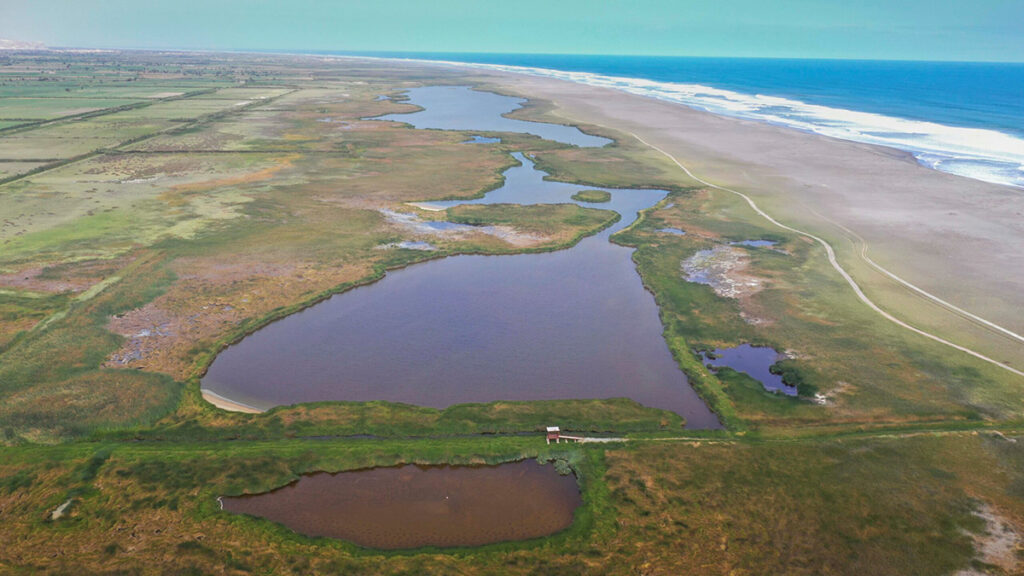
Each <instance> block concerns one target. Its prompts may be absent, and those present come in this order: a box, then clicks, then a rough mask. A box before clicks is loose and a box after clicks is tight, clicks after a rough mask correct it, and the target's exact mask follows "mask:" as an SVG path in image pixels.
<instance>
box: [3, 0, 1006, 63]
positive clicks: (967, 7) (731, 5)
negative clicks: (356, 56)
mask: <svg viewBox="0 0 1024 576" xmlns="http://www.w3.org/2000/svg"><path fill="white" fill-rule="evenodd" d="M1022 30H1024V0H699V1H691V0H634V1H618V0H615V1H602V0H507V1H502V2H497V1H490V0H475V1H474V0H280V1H269V0H0V38H10V39H15V40H26V41H39V42H44V43H46V44H48V45H51V46H81V47H107V48H116V47H121V48H194V49H224V50H246V49H249V50H258V49H265V50H331V51H345V50H352V51H357V50H366V51H375V50H394V51H452V52H535V53H592V54H663V55H685V56H774V57H810V58H896V59H927V60H1001V61H1006V60H1010V61H1024V31H1022Z"/></svg>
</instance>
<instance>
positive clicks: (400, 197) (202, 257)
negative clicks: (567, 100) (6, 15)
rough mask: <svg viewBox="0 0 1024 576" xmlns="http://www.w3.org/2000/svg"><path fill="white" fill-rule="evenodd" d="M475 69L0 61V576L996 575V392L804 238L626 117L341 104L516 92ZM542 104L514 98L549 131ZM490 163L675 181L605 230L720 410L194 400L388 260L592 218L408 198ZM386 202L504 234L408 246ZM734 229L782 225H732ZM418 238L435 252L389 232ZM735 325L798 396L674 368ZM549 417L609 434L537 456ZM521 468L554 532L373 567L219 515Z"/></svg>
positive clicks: (1009, 442) (1011, 489)
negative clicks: (301, 482) (572, 119)
mask: <svg viewBox="0 0 1024 576" xmlns="http://www.w3.org/2000/svg"><path fill="white" fill-rule="evenodd" d="M40 70H45V71H49V72H52V74H47V78H50V80H48V81H47V82H39V81H38V80H37V79H36V78H37V75H38V74H41V72H39V71H40ZM472 74H473V72H472V71H457V70H447V69H446V70H429V69H424V68H416V67H411V66H408V67H397V66H384V65H381V64H378V63H373V62H369V61H366V62H363V61H345V62H340V61H336V62H332V61H323V60H315V59H309V58H303V57H292V56H274V57H269V56H247V55H239V54H232V55H215V54H199V53H196V54H171V53H155V52H154V53H128V52H125V53H120V52H111V53H108V54H93V55H90V54H74V53H59V52H55V53H52V54H49V55H46V56H41V55H36V56H26V55H14V56H11V57H10V58H8V59H7V60H6V61H5V63H4V64H0V130H3V131H0V432H2V434H0V442H2V444H3V445H2V446H0V510H3V519H4V523H3V526H2V527H0V536H2V541H3V542H4V545H3V546H0V572H2V573H12V574H33V573H54V574H57V573H76V574H86V573H90V574H91V573H97V574H102V573H107V574H112V573H126V574H127V573H168V574H202V573H226V574H246V573H258V574H309V573H315V572H323V573H344V574H422V573H426V572H430V571H433V572H441V573H460V574H506V573H507V574H577V573H588V574H743V575H759V574H808V575H811V574H851V575H853V574H856V575H863V574H872V575H874V574H880V575H881V574H922V575H925V574H936V575H939V574H955V573H957V572H958V571H960V570H968V569H971V570H974V571H975V572H972V574H973V573H980V574H1014V573H1020V570H1021V569H1022V565H1021V560H1022V558H1024V554H1022V549H1024V548H1022V545H1021V542H1022V539H1021V538H1020V535H1021V534H1024V492H1022V486H1024V442H1018V440H1019V439H1020V438H1024V436H1022V435H1024V395H1022V388H1024V384H1022V382H1020V381H1019V379H1015V377H1013V376H1012V375H1010V374H1009V373H1007V372H1005V371H1002V370H998V369H997V368H994V367H992V366H990V365H988V364H985V363H982V362H980V361H976V360H973V359H971V358H970V357H968V356H966V355H960V354H956V353H952V352H950V351H949V349H947V348H944V347H941V346H939V345H938V344H935V343H932V342H931V341H928V340H925V339H922V338H919V337H917V336H915V335H913V334H911V333H908V332H906V331H904V330H901V329H899V328H897V327H895V326H894V325H892V324H890V323H888V322H886V321H885V320H883V319H881V318H879V317H877V316H876V315H875V314H874V313H873V312H871V311H870V310H869V309H867V308H866V307H864V306H863V304H862V303H861V302H859V301H858V300H857V299H856V297H855V296H854V294H853V293H852V292H851V291H850V290H849V287H848V286H847V284H846V283H845V282H844V281H843V279H842V278H841V277H839V276H838V275H837V274H836V273H835V271H834V270H833V269H832V267H831V266H830V265H829V263H828V261H827V260H826V258H825V254H824V252H823V250H822V249H821V248H820V246H818V245H815V244H813V243H811V242H809V241H807V239H806V238H803V237H800V236H797V235H794V234H790V233H787V232H782V231H780V230H779V229H777V228H771V227H769V226H768V225H767V224H766V222H765V221H764V220H763V219H761V218H760V217H758V216H757V215H756V214H755V213H753V212H752V211H751V210H750V208H749V206H748V205H747V204H746V203H745V202H743V201H742V200H741V199H738V198H737V197H735V196H733V195H729V194H726V193H722V192H720V191H716V190H709V189H706V188H704V187H702V186H699V185H698V184H697V183H695V182H694V181H692V180H689V179H688V178H686V177H685V175H683V174H681V173H680V172H679V170H678V169H677V168H676V167H675V166H674V165H673V164H672V163H670V162H669V161H668V160H667V159H666V158H665V157H664V156H662V155H660V154H658V153H656V152H654V151H652V150H651V149H649V148H646V147H643V146H641V145H640V144H639V143H637V142H636V141H635V140H633V139H628V138H622V137H621V136H622V135H621V134H617V133H614V132H612V131H610V130H603V131H602V130H599V129H595V128H594V127H584V128H586V129H587V131H589V132H596V133H601V134H602V135H606V136H608V137H610V138H616V139H617V142H616V143H615V144H613V145H610V146H607V147H603V148H589V149H585V148H575V147H569V146H565V145H561V144H558V143H553V142H547V141H543V140H541V139H539V138H537V137H535V136H529V135H522V134H499V135H500V137H501V143H500V144H494V145H487V146H470V145H465V144H462V142H463V141H465V140H466V139H467V138H468V137H469V136H471V135H472V134H478V132H472V133H470V132H446V131H439V130H415V129H412V128H411V127H409V126H406V125H403V124H401V123H397V122H380V121H368V120H363V119H364V118H367V117H371V116H377V115H381V114H387V113H393V112H403V111H405V112H408V111H412V110H414V108H413V107H412V106H410V105H408V104H403V103H401V102H396V101H391V100H376V97H377V96H378V95H381V94H391V95H397V94H399V93H400V92H401V91H402V90H404V89H406V88H408V87H409V86H413V85H422V84H437V83H440V84H469V85H476V86H479V87H484V88H488V89H492V90H498V91H508V90H509V89H510V87H509V86H502V85H497V84H495V83H494V80H493V78H488V79H483V78H477V77H474V76H473V75H472ZM104 103H105V104H104ZM86 104H93V105H95V106H86ZM32 106H35V108H33V107H32ZM121 106H128V108H127V109H122V108H117V107H121ZM111 107H114V108H111ZM553 107H554V105H553V104H552V103H549V102H542V101H536V100H534V101H531V102H530V103H529V104H528V105H527V106H526V107H524V108H523V109H522V110H520V111H517V112H516V113H515V114H514V116H516V117H520V118H534V119H545V118H547V119H553V118H554V117H553V116H551V111H552V110H553V109H554V108H553ZM85 108H88V109H89V111H86V112H81V109H85ZM5 118H26V119H32V118H37V119H43V118H47V119H55V120H56V121H55V122H45V123H44V122H28V123H26V124H25V125H24V126H21V127H17V128H10V126H7V125H5V124H3V122H6V120H3V119H5ZM5 127H7V128H9V129H6V130H4V128H5ZM513 152H523V153H528V154H530V156H531V158H534V159H535V161H536V163H537V168H538V169H542V170H544V171H546V172H548V173H549V174H550V175H551V178H553V179H555V180H559V181H565V182H573V183H578V184H582V185H584V186H592V187H600V188H661V189H666V190H669V191H670V194H669V196H668V197H667V198H666V199H665V200H664V201H662V202H661V203H660V204H658V205H657V206H655V207H653V208H651V209H649V210H647V211H645V212H644V213H643V214H642V215H641V218H640V219H639V220H638V221H637V222H636V223H635V224H633V225H632V226H630V227H629V228H627V229H625V230H623V231H621V232H618V233H617V234H615V235H614V236H612V241H614V242H616V243H619V244H622V245H625V246H630V247H634V248H635V249H636V251H635V252H634V256H633V259H634V261H635V263H636V267H637V271H638V273H639V274H640V276H641V278H642V279H643V282H644V284H645V286H646V287H647V288H648V290H649V291H650V292H651V293H652V295H653V297H654V299H655V301H656V302H657V304H658V306H659V309H660V311H661V318H662V323H663V325H664V329H665V332H664V335H665V340H666V343H667V345H668V347H669V349H670V350H671V352H672V353H673V355H674V356H675V358H676V360H677V362H678V364H679V366H680V368H681V370H683V371H684V372H685V373H686V374H687V376H688V378H689V380H690V382H691V383H692V384H693V386H694V387H695V388H696V389H697V391H698V392H699V393H700V394H701V396H702V397H703V398H704V399H705V401H706V402H707V403H708V404H709V405H710V406H711V407H712V408H713V409H714V410H715V411H716V412H717V413H718V415H719V417H720V419H721V420H722V422H723V424H724V425H725V429H723V430H714V431H691V430H687V429H685V428H684V424H685V423H684V422H683V421H682V419H681V418H680V417H678V416H677V415H675V414H672V413H669V412H665V411H661V410H655V409H652V408H648V407H644V406H641V405H639V404H637V403H636V402H633V401H630V400H626V399H589V400H551V401H540V402H493V403H487V404H465V405H455V406H452V407H449V408H447V409H444V410H436V409H431V408H422V407H416V406H409V405H400V404H390V403H386V402H368V403H353V402H320V403H314V404H305V405H297V406H286V407H279V408H276V409H273V410H270V411H268V412H265V413H260V414H243V413H236V412H226V411H224V410H221V409H218V408H216V407H214V406H212V405H211V404H209V403H207V402H206V401H204V400H203V398H202V396H201V394H200V388H199V379H200V377H201V376H202V374H203V373H204V371H205V370H206V368H207V366H209V364H210V362H212V360H213V358H214V357H215V355H216V354H217V352H218V351H220V350H221V349H222V348H223V347H224V346H226V345H229V344H230V343H232V342H234V341H237V340H238V339H240V338H242V337H244V336H246V335H247V334H249V333H251V332H253V331H255V330H257V329H259V328H260V327H262V326H264V325H266V324H267V323H269V322H272V321H274V320H276V319H279V318H282V317H284V316H287V315H289V314H292V313H295V312H297V311H300V310H302V309H304V308H306V307H308V306H310V305H312V304H315V303H316V302H319V301H321V300H323V299H324V298H327V297H329V296H331V295H333V294H337V293H339V292H343V291H345V290H348V289H351V288H354V287H357V286H361V285H365V284H367V283H370V282H373V281H375V280H377V279H379V278H381V277H382V276H383V275H384V274H385V273H386V271H388V270H393V269H396V268H400V267H403V266H407V265H410V264H413V263H417V262H422V261H425V260H427V259H430V258H438V257H445V256H450V255H457V254H469V253H473V254H508V253H522V252H536V251H546V250H557V249H564V248H567V247H569V246H572V245H573V244H575V243H576V242H578V241H579V240H580V239H581V238H583V237H585V236H588V235H592V234H594V233H596V232H598V231H599V230H602V229H604V228H606V227H607V226H609V225H611V224H612V223H613V222H615V221H616V220H617V216H616V215H615V214H614V213H612V212H609V211H606V210H600V209H599V208H600V205H595V206H593V207H587V208H584V207H580V206H577V205H574V204H559V205H543V206H519V205H463V206H460V207H457V208H451V209H449V210H447V211H444V212H430V211H426V210H420V209H418V208H416V207H414V206H411V205H410V203H414V202H425V201H430V200H440V199H455V198H476V197H480V196H481V195H482V194H484V193H485V192H486V191H488V190H492V189H494V188H496V187H498V186H500V185H501V183H502V173H503V171H504V170H506V169H508V168H510V167H511V166H514V165H515V164H516V160H515V158H513V156H512V155H511V153H513ZM588 192H595V191H588ZM581 195H583V196H584V197H581V198H580V199H581V200H583V201H587V202H601V201H604V199H603V194H602V195H596V194H593V195H592V194H588V193H581ZM394 213H402V214H411V215H413V217H414V218H417V219H421V220H441V219H444V220H449V221H454V222H460V223H464V224H469V225H473V226H479V227H481V228H486V229H488V230H493V229H498V230H500V231H501V234H494V233H485V231H484V230H481V231H479V232H473V233H470V234H464V235H457V236H446V237H438V238H433V237H431V238H424V237H423V236H422V235H421V234H420V233H418V232H416V230H415V229H414V228H413V227H409V226H403V225H402V223H401V222H400V221H396V220H395V219H394V218H389V216H388V214H394ZM666 227H672V228H681V229H683V230H686V235H680V236H677V235H670V234H664V233H659V232H657V230H659V229H662V228H666ZM751 239H767V240H772V241H774V242H776V243H777V244H776V245H775V246H772V247H763V248H756V247H744V246H735V245H731V244H729V243H730V242H735V241H742V240H751ZM424 240H429V242H430V243H431V244H432V246H433V247H434V248H435V250H433V251H421V250H408V249H402V248H399V247H398V246H399V245H400V244H401V243H402V242H407V241H424ZM710 249H716V250H719V251H720V252H722V253H724V254H727V255H728V256H729V258H731V259H732V260H731V261H730V262H731V264H730V266H731V268H728V270H726V271H725V272H724V273H723V276H722V277H721V278H719V280H721V282H722V283H723V285H733V284H729V283H730V282H733V283H736V285H739V286H741V288H740V289H738V290H736V291H734V292H732V293H727V292H724V291H723V290H721V289H718V290H716V287H715V286H710V285H705V284H698V283H694V282H690V281H688V280H687V279H686V272H685V269H684V263H685V262H687V261H688V259H690V258H691V257H693V256H694V254H696V253H697V252H698V251H701V250H710ZM742 343H753V344H757V345H768V346H772V347H774V348H776V349H777V350H779V351H784V352H785V353H786V355H787V358H788V359H787V360H785V361H784V362H783V363H782V364H780V366H782V367H783V368H785V369H786V370H787V372H788V376H789V377H792V378H798V379H800V380H801V381H802V383H803V385H802V387H801V395H800V396H799V397H795V398H790V397H783V396H780V395H774V394H769V393H767V392H765V391H764V389H763V388H762V386H761V385H760V383H758V382H756V381H754V380H753V379H751V378H750V377H748V376H746V375H744V374H742V373H739V372H735V371H732V370H728V369H724V370H720V371H717V372H712V371H710V370H709V369H708V368H707V367H705V366H703V365H702V364H701V362H700V360H699V356H698V355H697V352H698V351H701V350H709V349H712V348H717V347H723V346H735V345H738V344H742ZM551 424H558V425H560V426H562V428H563V429H565V430H572V431H580V432H584V433H595V434H601V435H614V436H625V437H628V439H629V441H628V442H626V443H615V444H607V445H604V444H582V445H577V444H558V445H550V446H549V445H546V444H545V443H544V440H543V437H542V436H541V434H540V433H539V432H540V431H541V430H542V429H543V427H544V426H546V425H551ZM523 458H539V459H540V460H544V461H547V460H549V459H553V458H559V459H564V460H566V461H568V462H570V463H571V465H572V467H573V468H574V470H575V472H576V473H577V475H578V478H579V481H580V487H581V490H582V494H583V499H584V505H583V506H582V507H581V508H580V509H579V512H578V513H577V519H576V522H575V523H574V525H573V526H572V527H571V528H570V529H569V530H567V531H566V532H564V533H562V534H559V535H556V536H553V537H551V538H547V539H541V540H536V541H529V542H522V543H508V544H498V545H493V546H486V547H482V548H479V549H462V550H446V551H439V550H418V551H402V552H390V553H383V552H378V551H373V550H366V549H360V548H357V547H355V546H353V545H351V544H348V543H344V542H336V541H330V540H326V539H315V538H308V537H304V536H299V535H296V534H294V533H291V532H290V531H288V530H286V529H285V528H283V527H281V526H278V525H274V524H272V523H269V522H266V521H262V520H258V519H254V518H248V517H240V516H232V515H229V514H226V513H223V512H222V511H220V510H219V508H218V506H217V503H216V497H217V496H219V495H228V494H241V493H252V492H258V491H263V490H267V489H270V488H273V487H277V486H281V485H284V484H286V483H288V482H289V481H291V480H293V479H295V478H296V477H297V475H300V474H303V473H306V472H311V471H317V470H327V471H340V470H349V469H357V468H362V467H367V466H375V465H393V464H401V463H419V464H444V463H449V464H485V463H491V464H493V463H499V462H505V461H510V460H518V459H523ZM68 501H70V502H71V504H70V505H69V507H68V508H67V509H66V513H65V515H64V516H63V517H61V518H59V519H52V517H51V513H52V512H53V510H55V509H56V508H57V507H58V506H60V505H61V504H62V503H65V502H68Z"/></svg>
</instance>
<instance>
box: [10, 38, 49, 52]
mask: <svg viewBox="0 0 1024 576" xmlns="http://www.w3.org/2000/svg"><path fill="white" fill-rule="evenodd" d="M0 50H46V44H43V43H42V42H22V41H20V40H8V39H7V38H0Z"/></svg>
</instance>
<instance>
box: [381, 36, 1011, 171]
mask: <svg viewBox="0 0 1024 576" xmlns="http://www.w3.org/2000/svg"><path fill="white" fill-rule="evenodd" d="M366 55H373V56H382V57H392V58H416V59H428V60H445V61H452V62H469V63H480V64H485V65H490V66H492V67H498V68H502V69H506V70H508V69H510V68H508V67H519V68H518V69H517V70H516V71H521V72H522V71H526V72H529V73H533V74H540V75H544V76H552V77H557V78H563V79H566V80H573V81H576V82H583V83H587V84H593V85H600V86H610V87H614V88H618V89H621V90H624V91H628V92H632V93H636V94H642V95H645V96H651V97H654V98H660V99H664V100H670V101H675V102H679V103H682V104H686V105H688V106H691V107H694V108H700V109H704V110H708V111H711V112H714V113H719V114H724V115H731V116H737V117H743V118H749V119H755V120H761V121H765V122H770V123H774V124H781V125H786V126H790V127H794V128H798V129H801V130H806V131H811V132H817V133H821V134H825V135H828V136H833V137H837V138H843V139H847V140H856V141H861V142H869V143H873V144H881V145H885V146H892V147H894V148H899V149H902V150H907V151H909V152H912V153H913V154H914V155H915V156H916V157H917V158H918V160H919V161H920V162H921V163H922V164H924V165H926V166H929V167H932V168H935V169H938V170H942V171H946V172H951V173H955V174H959V175H962V176H967V177H970V178H976V179H979V180H985V181H989V182H996V183H1001V184H1009V185H1014V186H1024V64H1006V63H963V62H905V61H866V60H792V59H760V58H678V57H640V56H575V55H540V54H451V53H386V54H384V53H375V54H366Z"/></svg>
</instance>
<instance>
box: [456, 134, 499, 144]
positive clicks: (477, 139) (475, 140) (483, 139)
mask: <svg viewBox="0 0 1024 576" xmlns="http://www.w3.org/2000/svg"><path fill="white" fill-rule="evenodd" d="M499 142H501V138H488V137H487V136H480V135H476V136H473V137H472V138H470V139H469V140H465V141H464V142H463V144H497V143H499Z"/></svg>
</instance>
